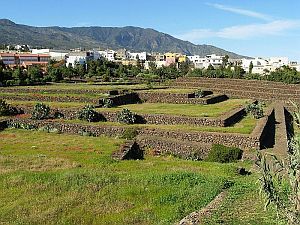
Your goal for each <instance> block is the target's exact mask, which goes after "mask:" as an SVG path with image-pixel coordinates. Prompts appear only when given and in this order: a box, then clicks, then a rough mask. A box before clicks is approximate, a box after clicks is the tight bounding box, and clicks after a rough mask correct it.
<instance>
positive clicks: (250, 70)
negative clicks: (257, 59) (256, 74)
mask: <svg viewBox="0 0 300 225" xmlns="http://www.w3.org/2000/svg"><path fill="white" fill-rule="evenodd" d="M252 70H253V63H252V61H251V62H250V65H249V73H250V74H252Z"/></svg>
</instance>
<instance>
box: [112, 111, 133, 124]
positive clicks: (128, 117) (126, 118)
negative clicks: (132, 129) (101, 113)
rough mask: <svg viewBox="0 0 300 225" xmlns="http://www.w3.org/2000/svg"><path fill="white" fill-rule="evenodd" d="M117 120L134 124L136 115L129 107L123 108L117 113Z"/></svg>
mask: <svg viewBox="0 0 300 225" xmlns="http://www.w3.org/2000/svg"><path fill="white" fill-rule="evenodd" d="M117 116H118V122H120V123H125V124H134V123H135V122H136V115H135V114H134V113H133V112H131V111H130V110H129V109H123V110H122V111H121V112H119V113H118V115H117Z"/></svg>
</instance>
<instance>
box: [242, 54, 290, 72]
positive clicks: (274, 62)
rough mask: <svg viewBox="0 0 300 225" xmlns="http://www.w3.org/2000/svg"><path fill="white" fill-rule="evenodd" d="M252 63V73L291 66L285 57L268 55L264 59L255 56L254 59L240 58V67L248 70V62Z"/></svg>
mask: <svg viewBox="0 0 300 225" xmlns="http://www.w3.org/2000/svg"><path fill="white" fill-rule="evenodd" d="M251 62H252V64H253V69H252V73H258V74H264V73H265V71H275V70H276V69H277V68H280V67H282V66H291V64H290V62H289V59H288V58H287V57H270V58H268V59H264V58H261V57H256V58H255V59H242V67H243V69H244V70H245V71H246V72H249V67H250V63H251Z"/></svg>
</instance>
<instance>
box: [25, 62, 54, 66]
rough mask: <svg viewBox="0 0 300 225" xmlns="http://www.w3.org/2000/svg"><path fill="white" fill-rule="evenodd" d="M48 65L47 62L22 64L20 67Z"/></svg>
mask: <svg viewBox="0 0 300 225" xmlns="http://www.w3.org/2000/svg"><path fill="white" fill-rule="evenodd" d="M44 64H48V62H23V63H22V65H24V66H31V65H44Z"/></svg>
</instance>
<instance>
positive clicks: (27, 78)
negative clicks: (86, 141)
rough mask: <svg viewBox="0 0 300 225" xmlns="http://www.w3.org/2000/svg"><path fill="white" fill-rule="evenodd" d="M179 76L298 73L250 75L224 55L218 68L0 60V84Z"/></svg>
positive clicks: (292, 72) (274, 75)
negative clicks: (43, 65)
mask: <svg viewBox="0 0 300 225" xmlns="http://www.w3.org/2000/svg"><path fill="white" fill-rule="evenodd" d="M182 76H193V77H210V78H236V79H258V80H270V81H280V82H285V83H299V82H300V73H299V72H297V71H296V69H294V68H290V67H288V66H283V67H281V68H278V69H276V70H275V71H272V72H269V71H266V74H265V75H259V74H253V73H252V71H251V70H249V72H246V71H244V70H243V68H242V67H241V66H240V65H239V64H233V63H229V62H228V57H224V59H223V63H222V65H221V66H219V67H218V68H214V67H213V66H212V65H209V66H208V68H206V69H205V68H202V69H198V68H193V64H191V63H189V62H182V63H178V64H171V65H169V66H162V67H159V68H158V67H157V66H156V64H155V62H149V68H148V69H144V66H143V63H142V62H141V61H140V60H137V63H136V65H123V64H121V63H119V62H112V61H108V60H106V59H105V58H100V59H98V60H92V61H88V62H87V64H85V65H81V64H76V65H75V66H74V68H73V67H72V66H66V65H65V63H64V62H63V61H61V62H57V61H54V60H51V61H50V62H49V64H48V66H47V68H46V69H43V68H41V67H39V66H31V67H29V68H24V67H22V66H18V67H15V68H10V67H8V66H6V65H4V64H3V62H1V61H0V85H2V86H12V85H34V84H44V83H46V82H62V81H65V80H71V79H86V80H88V79H94V80H100V81H105V82H109V81H115V80H120V79H121V80H124V81H126V80H129V79H135V80H138V81H142V82H154V81H160V82H163V81H166V80H170V79H176V78H178V77H182Z"/></svg>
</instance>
